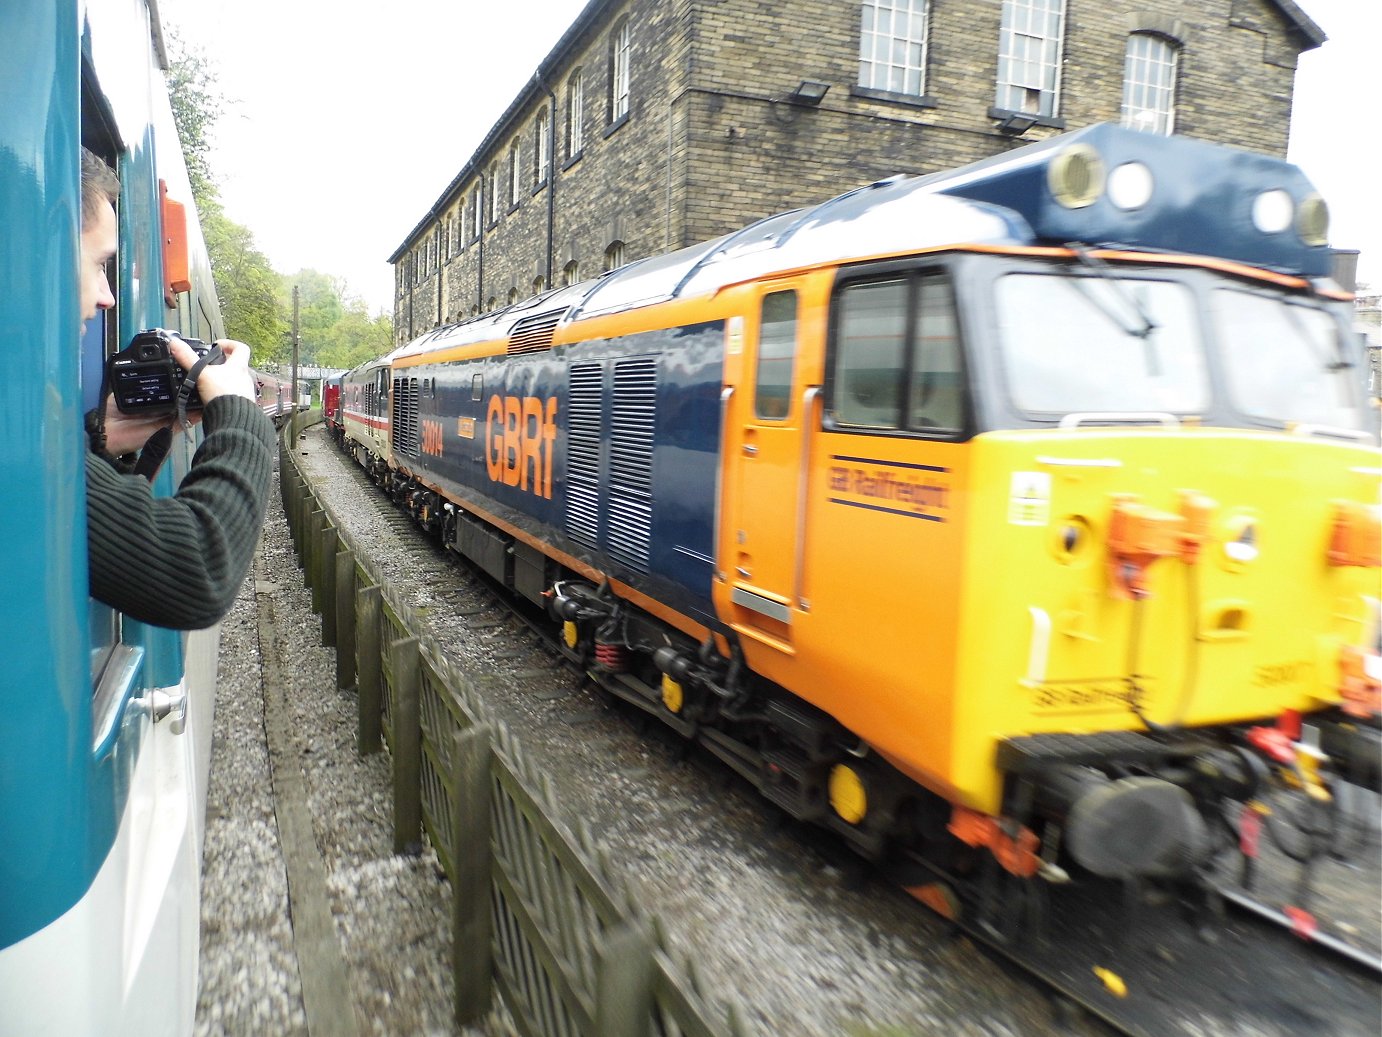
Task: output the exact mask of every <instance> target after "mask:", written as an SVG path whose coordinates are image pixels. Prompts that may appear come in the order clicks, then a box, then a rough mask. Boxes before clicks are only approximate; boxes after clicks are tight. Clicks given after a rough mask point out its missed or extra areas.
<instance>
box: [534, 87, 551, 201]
mask: <svg viewBox="0 0 1382 1037" xmlns="http://www.w3.org/2000/svg"><path fill="white" fill-rule="evenodd" d="M533 122H534V125H533V190H534V191H536V190H537V189H538V188H540V187H542V185H543V184H545V183H547V177H548V176H549V175H550V174H549V173H548V169H549V168H550V167H551V164H552V149H551V147H550V145H551V138H550V137H549V136H548V134H549V133H550V132H551V113H549V112H548V111H547V108H546V107H545V106H544V107H542V108H540V109H538V113H537V117H536V118H535V119H534V120H533Z"/></svg>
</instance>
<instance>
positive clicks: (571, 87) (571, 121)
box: [566, 68, 585, 165]
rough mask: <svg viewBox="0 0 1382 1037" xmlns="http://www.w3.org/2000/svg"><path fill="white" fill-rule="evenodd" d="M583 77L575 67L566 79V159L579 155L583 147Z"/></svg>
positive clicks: (568, 162) (569, 161) (581, 71)
mask: <svg viewBox="0 0 1382 1037" xmlns="http://www.w3.org/2000/svg"><path fill="white" fill-rule="evenodd" d="M584 115H585V77H584V74H583V70H582V69H579V68H578V69H575V70H573V71H572V73H571V75H570V76H568V77H567V79H566V161H567V164H568V165H569V164H570V163H572V162H574V161H576V159H578V158H580V157H581V152H582V151H583V150H584V148H585V125H584V122H583V119H584Z"/></svg>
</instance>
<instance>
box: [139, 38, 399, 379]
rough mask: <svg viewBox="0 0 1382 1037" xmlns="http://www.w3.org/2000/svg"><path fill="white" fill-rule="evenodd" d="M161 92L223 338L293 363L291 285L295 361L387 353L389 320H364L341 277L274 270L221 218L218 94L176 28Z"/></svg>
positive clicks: (338, 363)
mask: <svg viewBox="0 0 1382 1037" xmlns="http://www.w3.org/2000/svg"><path fill="white" fill-rule="evenodd" d="M166 40H167V44H168V62H169V67H168V73H167V82H168V94H169V100H170V102H171V104H172V109H173V120H174V122H175V123H176V124H177V128H178V136H179V137H180V138H181V142H182V153H183V158H184V160H185V162H186V163H187V174H188V179H189V180H190V181H191V183H192V196H193V200H194V201H195V202H196V205H197V211H198V213H199V214H200V219H201V227H202V235H203V236H204V237H205V238H206V250H207V253H208V254H209V255H210V257H211V270H212V275H213V276H214V277H215V280H216V294H217V296H218V297H219V299H220V302H221V314H222V316H223V317H224V319H225V328H226V335H227V336H229V337H230V338H234V339H239V340H240V341H242V342H247V343H249V345H250V347H251V349H253V351H254V361H253V362H254V364H255V366H256V367H267V366H271V365H274V364H287V363H291V362H292V355H293V344H292V332H291V320H292V312H293V310H292V286H293V285H297V287H298V291H299V343H300V348H299V358H298V359H299V363H300V364H302V365H304V366H306V365H320V366H323V367H340V368H348V367H354V366H356V365H357V364H360V363H363V362H364V361H366V360H370V359H373V358H374V357H376V356H379V355H380V354H382V353H385V352H387V351H388V349H389V348H390V346H391V345H392V342H393V322H392V320H391V319H390V317H389V316H388V315H387V314H383V313H381V314H378V315H377V316H374V317H371V316H370V315H369V312H368V309H367V307H366V306H365V304H364V302H362V301H361V300H359V299H357V298H354V297H353V296H351V295H350V292H349V290H348V289H347V287H346V284H345V282H344V281H343V280H341V279H340V278H336V277H332V276H330V275H329V274H323V273H319V272H318V271H316V270H302V271H299V272H298V273H297V274H296V275H294V276H293V277H292V278H288V277H284V276H282V275H280V274H278V273H277V272H276V271H275V270H274V269H273V267H272V266H271V265H270V263H269V260H268V258H267V257H265V255H264V254H263V253H262V252H260V251H259V249H258V248H257V247H255V243H254V234H253V233H252V232H251V231H250V229H249V228H248V227H245V226H242V225H241V224H239V223H236V222H235V221H234V220H232V219H230V218H229V217H227V216H226V214H225V211H224V210H223V209H222V207H221V203H220V196H219V191H218V190H217V187H216V181H215V177H214V175H213V174H212V170H211V160H210V155H211V138H212V134H213V131H214V129H215V126H216V121H217V120H218V119H219V118H220V117H221V114H222V109H223V107H224V103H225V102H224V98H223V97H222V95H221V93H220V90H219V88H218V86H217V76H216V72H215V66H214V64H213V63H212V62H211V61H210V60H209V59H208V58H207V55H206V54H205V53H204V52H202V51H200V50H197V49H194V48H191V47H189V46H187V45H186V43H185V42H184V41H183V40H182V38H181V37H180V36H179V35H178V33H177V32H176V30H173V29H171V28H170V29H168V31H167V32H166Z"/></svg>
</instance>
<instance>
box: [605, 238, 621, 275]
mask: <svg viewBox="0 0 1382 1037" xmlns="http://www.w3.org/2000/svg"><path fill="white" fill-rule="evenodd" d="M623 265H624V243H623V242H622V241H611V242H610V243H609V248H607V249H605V269H606V270H618V269H619V268H620V267H621V266H623Z"/></svg>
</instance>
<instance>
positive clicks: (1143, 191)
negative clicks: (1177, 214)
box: [1108, 162, 1155, 211]
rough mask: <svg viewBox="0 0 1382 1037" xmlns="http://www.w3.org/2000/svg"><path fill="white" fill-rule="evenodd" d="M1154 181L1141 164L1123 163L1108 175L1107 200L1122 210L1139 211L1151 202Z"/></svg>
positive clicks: (1149, 171) (1150, 172)
mask: <svg viewBox="0 0 1382 1037" xmlns="http://www.w3.org/2000/svg"><path fill="white" fill-rule="evenodd" d="M1154 185H1155V180H1154V179H1153V177H1152V171H1151V170H1150V169H1148V168H1147V166H1146V165H1144V164H1143V163H1141V162H1124V163H1123V164H1122V165H1120V166H1118V167H1117V168H1115V169H1114V171H1113V172H1112V173H1110V174H1109V175H1108V200H1109V201H1111V202H1112V203H1113V204H1114V205H1116V206H1117V207H1118V208H1120V209H1123V210H1125V211H1126V210H1131V209H1140V208H1142V206H1144V205H1146V204H1147V203H1148V202H1150V201H1151V200H1152V188H1153V186H1154Z"/></svg>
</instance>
